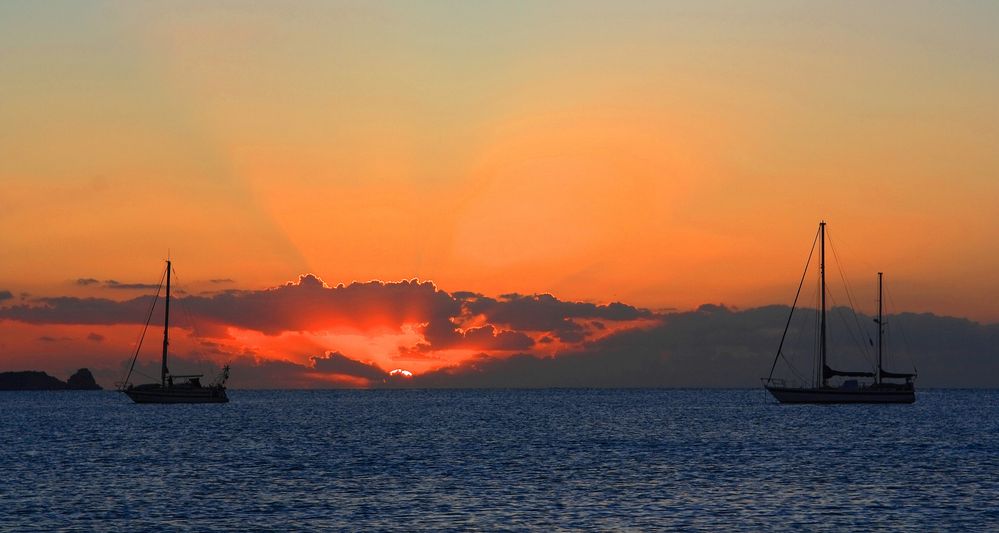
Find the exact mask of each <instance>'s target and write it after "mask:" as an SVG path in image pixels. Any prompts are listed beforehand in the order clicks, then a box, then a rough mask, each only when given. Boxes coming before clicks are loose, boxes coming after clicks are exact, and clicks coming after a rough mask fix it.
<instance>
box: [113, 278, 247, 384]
mask: <svg viewBox="0 0 999 533" xmlns="http://www.w3.org/2000/svg"><path fill="white" fill-rule="evenodd" d="M172 270H173V267H172V265H171V263H170V261H169V260H167V262H166V276H165V277H166V298H165V299H164V314H163V361H162V364H161V365H160V382H159V383H146V384H142V385H132V384H130V383H129V378H131V376H132V371H133V370H134V369H135V360H136V359H137V358H138V356H139V349H140V348H141V347H142V339H143V338H145V336H146V328H148V327H149V319H151V318H152V316H153V309H155V307H156V300H157V299H158V298H159V290H160V289H161V288H162V279H161V284H160V287H159V288H158V289H157V291H156V297H154V298H153V303H152V307H151V308H150V309H149V318H147V320H146V326H145V328H144V329H143V330H142V335H141V336H140V337H139V343H138V346H137V347H136V349H135V355H133V356H132V362H131V365H130V366H129V369H128V375H127V376H125V380H124V381H123V382H122V386H121V388H120V390H121V391H122V392H124V393H125V394H126V395H127V396H128V397H129V398H131V399H132V401H133V402H135V403H226V402H228V401H229V397H228V396H227V395H226V393H225V382H226V380H227V379H229V365H226V366H225V367H223V369H222V374H221V375H220V376H219V378H218V379H216V380H215V381H214V382H212V383H210V384H202V383H201V378H202V377H203V374H188V375H176V374H171V373H170V371H169V370H168V369H167V352H168V347H169V345H170V273H171V272H172Z"/></svg>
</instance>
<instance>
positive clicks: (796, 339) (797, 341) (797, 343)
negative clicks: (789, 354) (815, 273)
mask: <svg viewBox="0 0 999 533" xmlns="http://www.w3.org/2000/svg"><path fill="white" fill-rule="evenodd" d="M814 294H815V295H816V297H817V295H818V287H816V288H815V291H814ZM815 316H818V314H817V313H816V315H815ZM805 324H807V319H806V322H805ZM805 324H803V325H802V327H797V328H795V335H794V338H793V339H791V344H790V345H791V346H800V345H801V336H802V332H803V331H804V330H805V327H804V326H805ZM787 366H788V368H790V369H791V373H792V374H794V377H796V378H798V379H799V380H801V382H802V384H805V383H806V380H805V378H804V376H802V375H801V374H800V373H798V369H797V368H796V367H795V366H794V365H792V364H791V363H790V362H789V363H788V365H787Z"/></svg>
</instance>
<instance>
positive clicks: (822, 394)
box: [763, 221, 916, 403]
mask: <svg viewBox="0 0 999 533" xmlns="http://www.w3.org/2000/svg"><path fill="white" fill-rule="evenodd" d="M816 237H817V239H818V240H819V241H820V254H819V286H820V287H819V291H820V295H821V296H820V301H821V303H820V309H819V320H818V322H819V332H818V350H817V354H816V356H817V361H816V365H815V368H816V372H815V374H814V376H813V381H812V383H811V384H808V385H806V384H800V385H799V386H789V385H787V384H786V383H785V382H784V381H783V380H780V379H775V378H774V369H775V368H776V366H777V361H778V360H779V359H780V358H782V357H783V355H784V354H783V352H782V350H783V348H784V341H785V340H786V339H787V333H788V328H789V327H790V326H791V318H792V317H793V316H794V311H795V307H796V306H797V302H798V297H799V296H800V295H801V287H802V285H803V284H804V281H805V275H806V274H807V272H808V264H806V265H805V273H804V274H802V277H801V283H800V284H799V285H798V293H797V294H796V295H795V298H794V303H793V304H792V305H791V311H790V314H789V315H788V319H787V325H785V326H784V334H783V335H782V336H781V341H780V345H779V346H778V347H777V354H776V355H775V356H774V362H773V365H771V367H770V375H769V376H768V377H767V378H765V380H764V384H763V386H764V387H765V388H766V389H767V390H768V391H769V392H770V394H772V395H773V397H774V398H776V399H777V401H779V402H780V403H913V402H915V401H916V390H915V385H914V384H913V381H914V379H915V378H916V374H915V372H913V373H901V372H889V371H887V370H885V369H884V366H883V354H884V344H885V343H884V332H885V318H884V283H883V280H884V278H883V273H881V272H878V317H877V318H876V319H875V320H874V322H875V323H877V325H878V335H877V336H878V343H877V365H876V368H875V369H874V371H873V372H864V371H846V370H836V369H833V368H831V367H830V366H829V363H828V359H827V355H828V336H827V331H826V223H825V222H824V221H823V222H820V223H819V232H818V235H817V236H816ZM814 251H815V243H814V241H813V244H812V252H809V260H808V263H811V254H812V253H813V252H814ZM837 377H842V378H867V379H870V380H871V381H869V382H861V381H860V380H858V379H845V380H843V381H842V382H841V383H839V384H838V385H835V386H834V385H832V384H831V381H830V380H832V379H833V378H837ZM886 380H895V381H886ZM898 380H902V381H901V382H899V381H898Z"/></svg>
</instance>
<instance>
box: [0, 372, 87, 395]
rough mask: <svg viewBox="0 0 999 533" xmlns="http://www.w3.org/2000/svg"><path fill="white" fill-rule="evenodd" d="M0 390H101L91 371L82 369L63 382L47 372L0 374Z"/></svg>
mask: <svg viewBox="0 0 999 533" xmlns="http://www.w3.org/2000/svg"><path fill="white" fill-rule="evenodd" d="M0 390H7V391H10V390H101V386H100V385H98V384H97V382H96V381H94V375H93V374H91V373H90V370H87V369H86V368H81V369H79V370H77V371H76V373H75V374H73V375H72V376H70V377H69V379H68V380H66V381H62V380H60V379H58V378H54V377H52V376H50V375H48V374H46V373H45V372H38V371H34V370H27V371H23V372H0Z"/></svg>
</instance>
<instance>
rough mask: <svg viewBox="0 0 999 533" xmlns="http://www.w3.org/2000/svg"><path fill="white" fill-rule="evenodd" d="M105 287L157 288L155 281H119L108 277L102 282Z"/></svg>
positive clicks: (125, 288) (129, 288)
mask: <svg viewBox="0 0 999 533" xmlns="http://www.w3.org/2000/svg"><path fill="white" fill-rule="evenodd" d="M104 288H105V289H122V290H150V289H156V288H159V285H158V284H156V283H121V282H119V281H115V280H113V279H109V280H107V281H105V282H104Z"/></svg>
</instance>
